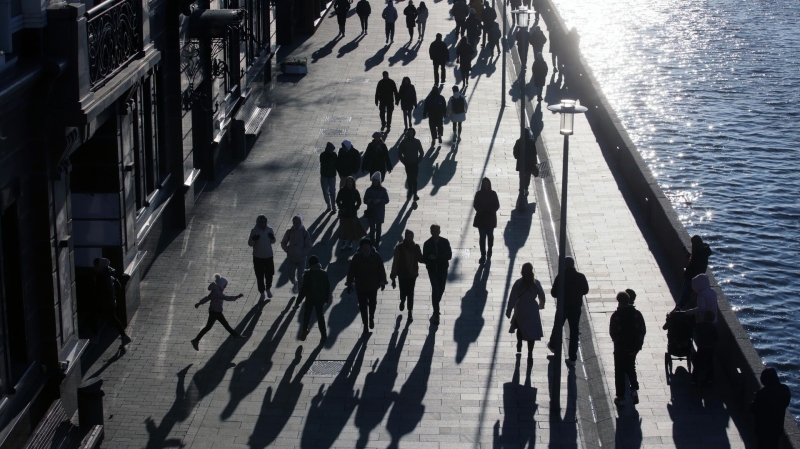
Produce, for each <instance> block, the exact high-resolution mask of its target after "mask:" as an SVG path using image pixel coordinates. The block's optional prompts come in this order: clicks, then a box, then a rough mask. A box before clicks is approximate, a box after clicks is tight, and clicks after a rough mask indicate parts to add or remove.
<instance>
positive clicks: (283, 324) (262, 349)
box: [220, 299, 297, 420]
mask: <svg viewBox="0 0 800 449" xmlns="http://www.w3.org/2000/svg"><path fill="white" fill-rule="evenodd" d="M292 304H294V299H291V300H289V302H288V303H287V304H286V307H284V309H283V310H282V311H281V314H280V315H279V316H278V319H277V320H276V321H275V322H273V323H272V326H270V328H269V330H268V331H267V334H266V335H265V336H264V338H263V339H262V340H261V342H260V343H259V344H258V347H256V349H255V350H254V351H253V352H252V353H250V357H248V358H247V360H243V361H241V362H239V364H237V365H236V367H235V368H233V376H232V377H231V381H230V384H229V386H228V391H229V392H230V399H228V404H227V405H226V406H225V408H224V409H222V412H221V413H220V418H221V419H222V420H226V419H228V418H230V417H231V415H233V412H235V411H236V407H238V406H239V403H240V402H241V401H242V400H243V399H244V398H246V397H247V396H249V395H250V393H252V392H253V391H255V389H256V388H258V385H259V384H260V383H261V382H262V381H263V380H264V378H265V377H266V376H267V373H269V371H270V370H271V369H272V356H273V355H274V354H275V350H276V349H277V348H278V343H280V341H281V340H282V339H283V336H284V335H285V334H286V330H287V329H288V328H289V324H291V322H292V317H293V316H294V314H295V312H296V311H297V306H296V305H295V306H294V307H292ZM262 307H263V305H262ZM284 317H285V318H286V319H284Z"/></svg>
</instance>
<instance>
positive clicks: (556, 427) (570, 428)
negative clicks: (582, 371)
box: [547, 357, 578, 447]
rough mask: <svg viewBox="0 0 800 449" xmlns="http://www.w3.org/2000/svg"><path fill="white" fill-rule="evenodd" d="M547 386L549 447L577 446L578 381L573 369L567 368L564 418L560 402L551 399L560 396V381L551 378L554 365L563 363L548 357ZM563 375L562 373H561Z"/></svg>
mask: <svg viewBox="0 0 800 449" xmlns="http://www.w3.org/2000/svg"><path fill="white" fill-rule="evenodd" d="M548 360H549V362H548V364H547V384H548V389H549V390H550V437H549V441H550V447H577V446H578V414H577V411H578V379H577V377H576V374H575V367H571V366H567V404H566V408H565V410H564V416H563V417H562V416H561V408H560V407H558V405H559V403H560V402H561V401H554V400H553V398H555V397H560V396H561V379H556V378H555V377H554V376H553V372H554V370H555V364H556V363H564V362H563V361H562V360H561V359H556V358H555V357H548ZM562 373H563V371H562Z"/></svg>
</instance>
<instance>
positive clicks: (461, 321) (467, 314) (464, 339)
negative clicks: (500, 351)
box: [453, 264, 491, 363]
mask: <svg viewBox="0 0 800 449" xmlns="http://www.w3.org/2000/svg"><path fill="white" fill-rule="evenodd" d="M490 266H491V265H490V264H485V265H481V266H479V267H478V271H476V272H475V277H474V278H473V279H472V288H470V289H469V290H468V291H467V293H466V294H465V295H464V297H463V298H461V315H460V316H459V317H458V318H456V322H455V326H453V340H454V341H455V342H456V363H461V362H462V361H463V360H464V357H466V356H467V351H469V346H470V345H471V344H472V343H475V342H476V341H478V337H479V336H480V335H481V330H482V329H483V325H484V323H485V320H484V319H483V309H484V308H485V307H486V299H487V297H488V295H489V292H488V291H487V290H486V282H487V281H488V279H489V268H490Z"/></svg>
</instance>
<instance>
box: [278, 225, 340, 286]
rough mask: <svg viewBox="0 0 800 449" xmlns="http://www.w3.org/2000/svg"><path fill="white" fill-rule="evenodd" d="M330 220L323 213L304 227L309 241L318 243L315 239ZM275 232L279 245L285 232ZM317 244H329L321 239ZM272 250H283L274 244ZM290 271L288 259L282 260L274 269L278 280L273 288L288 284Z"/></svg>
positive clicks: (313, 247)
mask: <svg viewBox="0 0 800 449" xmlns="http://www.w3.org/2000/svg"><path fill="white" fill-rule="evenodd" d="M330 219H331V215H330V214H328V213H324V212H323V213H322V214H320V215H319V216H317V218H316V219H315V220H314V222H313V223H311V224H310V225H308V226H306V230H307V231H308V233H309V235H310V236H311V241H312V242H319V241H318V239H317V237H318V236H319V234H320V233H321V232H322V230H323V229H325V225H326V224H327V223H328V221H329V220H330ZM276 232H277V234H276V235H275V239H276V240H277V241H278V243H280V241H281V238H282V237H283V232H285V231H284V230H280V231H278V230H276ZM319 243H325V244H326V245H329V244H330V243H329V242H328V241H327V240H325V239H323V240H322V241H321V242H319ZM316 246H317V245H314V246H312V253H311V254H316V253H315V252H313V250H314V249H315V248H316ZM273 249H274V250H275V251H283V249H281V247H280V245H279V244H276V246H275V247H274V248H273ZM318 257H319V256H318ZM292 269H293V267H292V266H290V265H289V259H286V258H284V259H283V262H281V264H280V265H279V266H278V268H277V269H276V271H277V273H276V274H277V275H278V278H277V280H276V281H275V287H278V288H280V287H283V286H284V285H286V284H287V283H288V282H289V273H290V272H291V271H292Z"/></svg>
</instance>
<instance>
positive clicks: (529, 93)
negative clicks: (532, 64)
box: [508, 71, 536, 102]
mask: <svg viewBox="0 0 800 449" xmlns="http://www.w3.org/2000/svg"><path fill="white" fill-rule="evenodd" d="M528 76H530V71H526V72H525V77H526V78H527V77H528ZM519 84H520V78H519V74H518V76H517V79H515V80H514V82H513V83H511V87H509V88H508V95H509V96H510V97H511V101H512V102H517V101H519V99H520V90H519V87H520V85H519ZM532 99H533V100H534V101H535V99H536V87H535V86H534V85H533V82H532V81H530V82H526V83H525V101H531V100H532Z"/></svg>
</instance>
